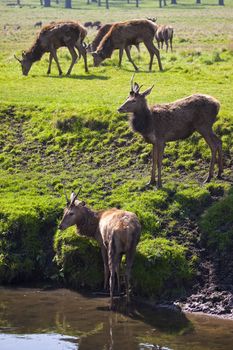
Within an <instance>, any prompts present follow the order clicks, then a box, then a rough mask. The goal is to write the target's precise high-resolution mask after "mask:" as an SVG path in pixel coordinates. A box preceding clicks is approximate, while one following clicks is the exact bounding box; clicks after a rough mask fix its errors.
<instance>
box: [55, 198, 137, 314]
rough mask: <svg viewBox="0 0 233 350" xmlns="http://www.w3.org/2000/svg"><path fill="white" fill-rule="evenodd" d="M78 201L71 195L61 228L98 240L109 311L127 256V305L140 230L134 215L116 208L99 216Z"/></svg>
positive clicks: (98, 213) (104, 211)
mask: <svg viewBox="0 0 233 350" xmlns="http://www.w3.org/2000/svg"><path fill="white" fill-rule="evenodd" d="M77 197H78V194H77V195H75V193H72V194H71V197H70V201H69V200H68V198H67V196H66V201H67V206H66V208H65V209H64V215H63V218H62V220H61V223H60V225H59V226H58V228H59V229H60V230H65V229H66V228H68V227H70V226H73V225H76V227H77V230H78V232H79V233H80V235H83V236H87V237H90V238H94V239H96V240H97V242H98V243H99V245H100V248H101V253H102V257H103V262H104V287H105V288H106V287H107V282H108V279H109V285H110V300H111V303H110V307H111V308H112V306H113V291H114V285H115V274H117V280H118V288H119V286H120V282H119V268H120V263H121V258H122V255H123V254H125V255H126V269H125V277H126V278H125V281H126V296H127V301H128V300H129V280H130V273H131V268H132V265H133V260H134V255H135V252H136V246H137V244H138V242H139V238H140V233H141V226H140V223H139V221H138V218H137V216H136V215H135V214H134V213H131V212H129V211H124V210H120V209H116V208H112V209H108V210H102V211H98V212H96V211H93V210H92V209H90V208H88V207H87V206H86V204H85V202H83V201H80V200H78V199H77ZM109 275H110V278H109Z"/></svg>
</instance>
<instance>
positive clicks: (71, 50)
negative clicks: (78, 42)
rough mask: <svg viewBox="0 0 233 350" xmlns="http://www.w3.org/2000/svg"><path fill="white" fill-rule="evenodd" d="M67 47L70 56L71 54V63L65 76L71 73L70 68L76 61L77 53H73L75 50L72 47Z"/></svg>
mask: <svg viewBox="0 0 233 350" xmlns="http://www.w3.org/2000/svg"><path fill="white" fill-rule="evenodd" d="M67 47H68V50H69V51H70V54H71V57H72V62H71V65H70V68H69V69H68V71H67V73H66V75H70V73H71V71H72V68H73V66H74V64H75V62H76V60H77V57H78V55H77V53H76V51H75V49H74V48H73V47H72V46H67Z"/></svg>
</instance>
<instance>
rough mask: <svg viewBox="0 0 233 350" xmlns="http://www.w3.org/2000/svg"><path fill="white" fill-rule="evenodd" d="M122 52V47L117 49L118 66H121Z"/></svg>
mask: <svg viewBox="0 0 233 350" xmlns="http://www.w3.org/2000/svg"><path fill="white" fill-rule="evenodd" d="M123 53H124V49H122V48H121V49H119V63H118V66H119V67H121V62H122V56H123Z"/></svg>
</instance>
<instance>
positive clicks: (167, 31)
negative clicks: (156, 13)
mask: <svg viewBox="0 0 233 350" xmlns="http://www.w3.org/2000/svg"><path fill="white" fill-rule="evenodd" d="M147 19H148V20H149V21H151V22H153V23H155V22H156V21H157V17H153V18H151V17H147ZM173 33H174V29H173V28H172V27H171V26H170V25H161V24H160V25H157V30H156V33H155V39H156V41H157V44H158V48H159V49H160V43H161V48H163V43H164V41H165V44H166V52H167V51H168V47H169V42H170V49H171V51H172V40H173Z"/></svg>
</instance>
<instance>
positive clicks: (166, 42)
mask: <svg viewBox="0 0 233 350" xmlns="http://www.w3.org/2000/svg"><path fill="white" fill-rule="evenodd" d="M165 44H166V52H168V40H166V41H165Z"/></svg>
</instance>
